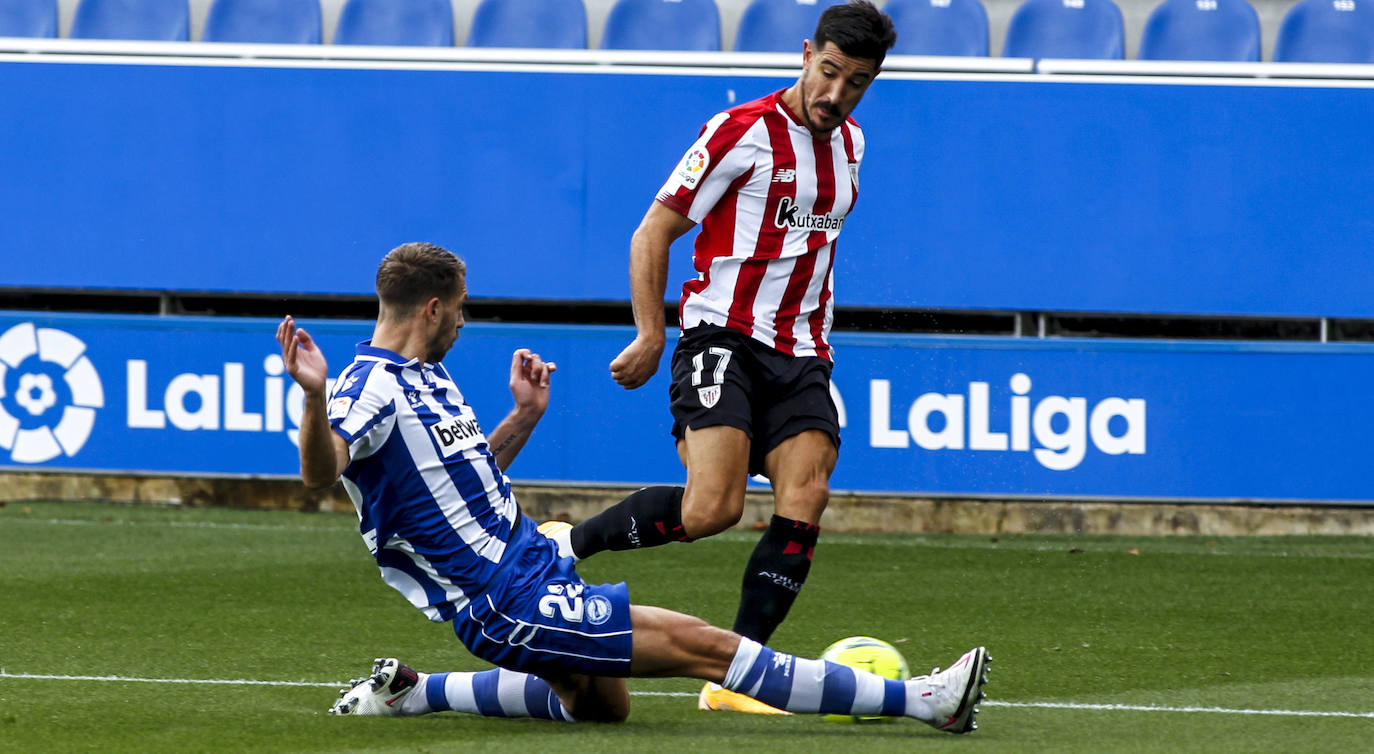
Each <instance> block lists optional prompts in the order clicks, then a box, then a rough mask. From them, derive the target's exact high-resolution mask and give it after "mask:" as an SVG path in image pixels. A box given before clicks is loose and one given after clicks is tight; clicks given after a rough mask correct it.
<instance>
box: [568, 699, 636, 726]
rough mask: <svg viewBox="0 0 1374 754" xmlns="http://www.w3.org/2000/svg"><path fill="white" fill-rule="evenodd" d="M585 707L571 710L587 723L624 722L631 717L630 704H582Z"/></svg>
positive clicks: (577, 718)
mask: <svg viewBox="0 0 1374 754" xmlns="http://www.w3.org/2000/svg"><path fill="white" fill-rule="evenodd" d="M582 707H583V708H580V709H574V710H571V712H572V716H573V718H575V719H576V720H578V721H580V722H586V723H623V722H625V721H626V720H628V719H629V718H630V705H629V703H628V702H626V703H624V704H619V703H615V704H595V705H582Z"/></svg>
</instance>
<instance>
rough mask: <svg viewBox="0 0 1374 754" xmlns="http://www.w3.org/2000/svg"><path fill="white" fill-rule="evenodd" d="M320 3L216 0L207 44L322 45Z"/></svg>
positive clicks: (203, 36) (208, 24)
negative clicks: (267, 43)
mask: <svg viewBox="0 0 1374 754" xmlns="http://www.w3.org/2000/svg"><path fill="white" fill-rule="evenodd" d="M320 26H321V22H320V2H319V0H215V3H214V5H211V6H210V14H209V15H208V16H206V18H205V31H204V32H203V33H202V34H201V35H200V38H201V40H202V41H205V42H276V43H278V44H316V45H317V44H319V43H320V36H321V34H320Z"/></svg>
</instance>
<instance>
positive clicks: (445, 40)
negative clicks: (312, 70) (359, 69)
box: [334, 0, 453, 47]
mask: <svg viewBox="0 0 1374 754" xmlns="http://www.w3.org/2000/svg"><path fill="white" fill-rule="evenodd" d="M334 44H336V45H417V46H424V47H452V46H453V6H452V5H450V3H449V0H348V2H346V3H344V6H343V10H342V11H340V12H339V26H338V28H337V29H335V30H334Z"/></svg>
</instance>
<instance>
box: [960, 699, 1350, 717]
mask: <svg viewBox="0 0 1374 754" xmlns="http://www.w3.org/2000/svg"><path fill="white" fill-rule="evenodd" d="M978 706H980V707H1034V708H1036V709H1070V710H1105V711H1108V712H1118V711H1119V712H1215V713H1220V714H1224V715H1277V716H1290V717H1364V718H1371V719H1374V712H1340V711H1322V710H1294V709H1233V708H1229V707H1164V706H1156V705H1151V704H1088V703H1084V702H1003V701H998V700H996V699H989V700H986V701H983V702H980V703H979V705H978Z"/></svg>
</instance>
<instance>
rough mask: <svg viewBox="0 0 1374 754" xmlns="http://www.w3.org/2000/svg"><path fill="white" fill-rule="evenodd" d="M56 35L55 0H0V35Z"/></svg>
mask: <svg viewBox="0 0 1374 754" xmlns="http://www.w3.org/2000/svg"><path fill="white" fill-rule="evenodd" d="M55 36H57V0H0V37H55Z"/></svg>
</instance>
